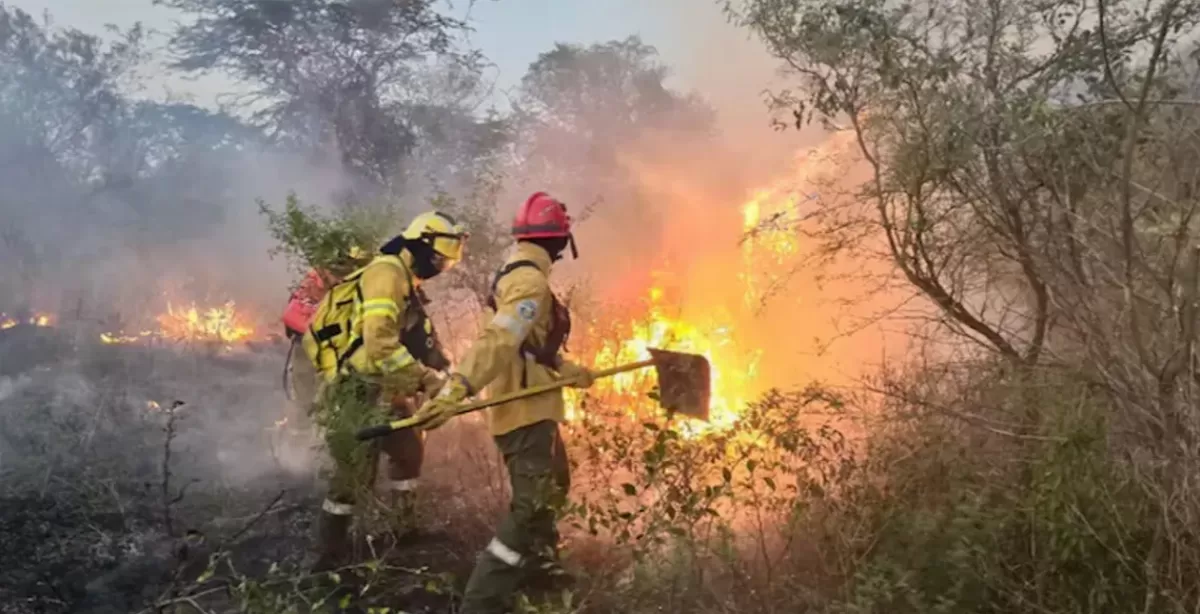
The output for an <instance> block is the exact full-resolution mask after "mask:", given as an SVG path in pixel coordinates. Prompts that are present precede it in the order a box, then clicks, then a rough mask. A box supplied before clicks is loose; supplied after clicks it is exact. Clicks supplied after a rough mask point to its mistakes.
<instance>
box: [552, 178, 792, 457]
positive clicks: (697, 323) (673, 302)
mask: <svg viewBox="0 0 1200 614" xmlns="http://www.w3.org/2000/svg"><path fill="white" fill-rule="evenodd" d="M799 206H800V205H799V202H798V200H797V199H795V198H787V197H780V196H778V195H777V194H776V193H774V192H772V191H767V190H762V191H759V192H757V193H756V194H755V195H754V196H753V197H752V198H751V199H750V200H748V201H747V202H746V203H745V204H743V205H742V207H741V213H742V218H743V223H744V226H743V230H744V231H745V233H746V236H747V239H746V240H745V241H744V242H743V243H742V246H741V252H742V261H741V263H740V264H741V266H740V267H739V270H738V271H737V274H736V278H737V279H736V282H733V283H731V284H728V286H729V287H728V288H723V289H722V293H721V294H722V295H717V296H713V295H712V293H711V292H710V293H709V294H707V295H704V296H701V295H700V293H696V294H697V295H696V296H691V295H687V294H685V293H682V292H677V291H676V292H673V291H672V290H671V289H669V288H666V287H664V286H663V285H662V284H655V285H652V286H651V287H649V288H648V289H647V290H646V291H645V297H646V298H645V300H644V301H643V305H645V311H644V312H643V313H642V314H641V315H637V316H634V317H632V318H628V321H627V322H626V323H624V324H623V325H621V324H618V325H617V326H615V327H610V328H616V329H620V330H623V331H627V337H628V339H627V340H624V341H615V342H614V341H600V342H598V344H597V347H596V348H595V349H594V351H592V352H591V356H590V360H586V361H585V362H586V363H587V364H590V365H592V366H593V368H596V369H603V368H608V367H613V366H617V365H620V364H626V363H631V362H637V361H641V360H645V359H648V358H649V357H650V355H649V351H648V350H649V348H660V349H666V350H674V351H679V352H688V353H692V354H699V355H701V356H704V357H705V358H706V359H708V361H709V364H710V366H711V370H712V384H711V385H712V390H711V391H710V393H711V407H710V408H709V414H710V419H709V421H708V422H707V423H700V422H698V421H692V420H688V421H685V422H684V423H683V424H682V425H681V427H680V432H681V433H682V434H683V435H685V436H689V437H695V436H699V435H703V434H705V433H709V432H717V431H722V430H727V429H729V428H730V427H732V426H733V425H734V424H736V423H737V421H738V417H739V415H740V414H741V413H742V411H743V409H744V408H745V406H746V405H747V403H749V402H750V401H752V400H753V398H754V396H755V395H756V394H759V393H761V392H762V391H763V389H764V388H765V386H764V382H762V381H760V380H759V377H760V370H759V366H760V362H761V361H762V359H763V354H764V352H763V349H762V348H761V347H759V346H757V345H755V343H756V342H755V341H754V337H753V335H750V334H749V331H748V329H749V328H750V326H751V322H752V319H753V317H754V316H753V307H754V306H756V304H757V302H758V301H759V300H760V299H761V294H762V292H763V290H765V289H766V288H767V287H768V286H769V285H770V284H772V283H773V282H774V281H776V279H775V277H774V275H777V274H779V273H778V270H779V269H780V268H781V267H780V265H782V264H785V263H786V262H788V261H789V260H790V259H792V258H794V257H795V256H796V255H798V254H799V253H800V245H799V241H798V238H797V235H796V231H795V229H794V224H795V220H796V219H797V218H798V213H799ZM764 214H765V215H766V216H767V217H766V218H764ZM764 219H766V220H767V221H765V222H764ZM655 277H658V278H667V279H670V278H671V277H673V275H672V274H671V273H670V272H667V271H663V272H661V273H660V274H658V275H657V276H655ZM718 285H721V284H718ZM689 307H690V309H688V308H689ZM685 313H686V315H681V314H685ZM591 332H592V335H590V336H592V337H594V336H595V329H593V330H592V331H591ZM593 343H596V341H595V340H593ZM653 380H654V378H653V376H651V375H648V374H647V373H646V372H629V373H622V374H619V375H616V376H613V377H611V378H608V379H605V380H600V381H597V382H596V384H595V386H594V388H593V394H598V395H611V396H609V398H614V400H615V401H616V402H619V403H622V404H625V405H626V406H636V405H637V400H638V399H641V398H645V395H646V394H647V393H649V392H650V391H651V389H652V387H653V386H654V385H655V382H654V381H653ZM578 401H579V395H576V394H571V395H569V397H568V415H569V416H573V415H574V414H575V412H576V410H577V407H578Z"/></svg>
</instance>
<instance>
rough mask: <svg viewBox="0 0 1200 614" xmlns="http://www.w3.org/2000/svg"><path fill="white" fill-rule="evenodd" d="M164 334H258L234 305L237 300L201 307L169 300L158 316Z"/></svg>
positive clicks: (181, 337) (193, 337)
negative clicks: (172, 303)
mask: <svg viewBox="0 0 1200 614" xmlns="http://www.w3.org/2000/svg"><path fill="white" fill-rule="evenodd" d="M158 323H159V326H160V327H161V328H162V333H163V336H164V337H166V338H167V339H171V340H174V341H223V342H225V343H233V342H237V341H244V340H246V339H247V338H249V337H250V336H251V335H253V334H254V328H252V327H251V326H249V325H248V324H246V323H245V322H244V321H243V320H242V318H241V317H240V315H239V314H238V313H237V311H236V310H235V309H234V303H233V301H229V302H227V303H225V304H224V305H223V306H221V307H211V308H208V309H200V308H197V307H196V304H195V303H192V304H191V306H189V307H188V308H186V309H175V307H174V306H173V305H171V304H170V303H168V304H167V313H165V314H163V315H160V316H158Z"/></svg>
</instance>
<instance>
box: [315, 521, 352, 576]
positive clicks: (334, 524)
mask: <svg viewBox="0 0 1200 614" xmlns="http://www.w3.org/2000/svg"><path fill="white" fill-rule="evenodd" d="M351 519H352V516H348V515H344V514H331V513H329V512H327V511H324V510H322V511H321V516H320V518H319V519H318V529H317V531H318V534H317V548H318V550H319V554H318V557H317V561H316V563H314V564H313V566H312V571H314V572H321V571H332V570H334V569H337V568H339V567H343V566H345V565H347V564H349V562H350V558H351V556H350V555H351V544H350V521H351Z"/></svg>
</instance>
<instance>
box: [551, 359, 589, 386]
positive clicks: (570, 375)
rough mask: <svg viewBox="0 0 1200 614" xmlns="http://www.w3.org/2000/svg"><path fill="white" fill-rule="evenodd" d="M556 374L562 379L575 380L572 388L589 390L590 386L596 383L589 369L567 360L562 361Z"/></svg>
mask: <svg viewBox="0 0 1200 614" xmlns="http://www.w3.org/2000/svg"><path fill="white" fill-rule="evenodd" d="M558 374H559V375H560V376H562V378H563V379H575V380H576V382H575V383H573V384H571V387H572V388H591V387H592V384H593V383H595V381H596V378H595V376H593V375H592V371H591V369H588V368H587V367H584V366H581V365H578V364H575V363H573V362H571V361H569V360H564V361H562V364H561V365H559V367H558Z"/></svg>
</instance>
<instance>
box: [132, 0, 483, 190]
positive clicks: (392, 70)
mask: <svg viewBox="0 0 1200 614" xmlns="http://www.w3.org/2000/svg"><path fill="white" fill-rule="evenodd" d="M156 3H158V4H162V5H165V6H169V7H172V8H175V9H179V10H181V11H183V12H185V13H188V14H190V15H192V16H193V17H195V21H194V22H193V23H191V24H187V25H184V26H181V27H180V28H179V29H178V30H177V31H176V32H175V34H174V36H173V38H172V48H173V49H174V51H175V52H176V53H177V54H178V56H179V59H178V61H177V62H176V63H175V66H176V67H177V68H180V69H182V70H184V71H188V72H211V71H221V72H225V73H227V74H230V75H232V76H233V77H235V78H237V79H238V80H239V81H241V82H242V83H243V84H245V85H247V86H248V87H249V88H251V90H252V94H251V95H250V96H248V97H247V98H246V99H245V100H243V101H242V102H243V104H245V105H246V106H247V107H248V108H252V109H253V110H254V117H255V119H256V120H257V122H258V123H259V124H261V125H262V126H264V127H266V128H267V129H268V130H269V131H270V133H271V135H272V136H273V137H275V138H278V139H281V140H284V141H286V142H291V143H296V144H300V145H302V146H304V147H307V148H310V149H311V150H313V151H318V152H320V151H333V152H336V154H337V156H338V161H339V162H340V164H341V165H343V166H344V167H345V168H346V169H348V170H350V171H352V172H354V173H356V174H357V175H358V176H360V177H362V178H364V179H365V180H367V181H368V182H370V183H371V184H373V185H375V186H389V185H391V183H392V182H393V180H394V179H395V178H396V176H397V174H398V172H399V171H400V169H401V165H402V162H403V161H404V159H405V158H406V156H408V155H409V154H410V153H411V152H412V151H413V149H414V148H415V147H416V145H417V134H416V128H415V127H414V122H413V121H412V117H411V114H412V109H411V108H410V106H409V102H410V99H411V97H412V94H413V92H412V91H411V88H412V86H413V84H414V83H416V82H417V81H418V75H419V74H420V72H421V67H422V65H424V64H425V63H427V62H428V61H430V60H434V59H436V60H439V61H442V62H448V63H453V64H459V65H462V66H464V67H466V69H467V71H468V72H470V71H471V70H474V69H475V67H476V66H477V64H478V60H479V57H478V54H475V53H471V52H461V51H458V50H456V48H455V46H454V43H455V37H456V35H457V34H459V33H461V32H462V31H463V30H464V29H465V24H463V23H462V22H461V21H459V20H456V19H452V18H450V17H446V16H444V15H441V14H440V13H439V12H438V11H437V9H436V8H435V6H436V3H435V2H434V1H433V0H418V1H413V2H408V1H406V2H400V1H396V0H344V1H336V0H286V1H285V0H252V1H249V2H247V1H245V0H156Z"/></svg>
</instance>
